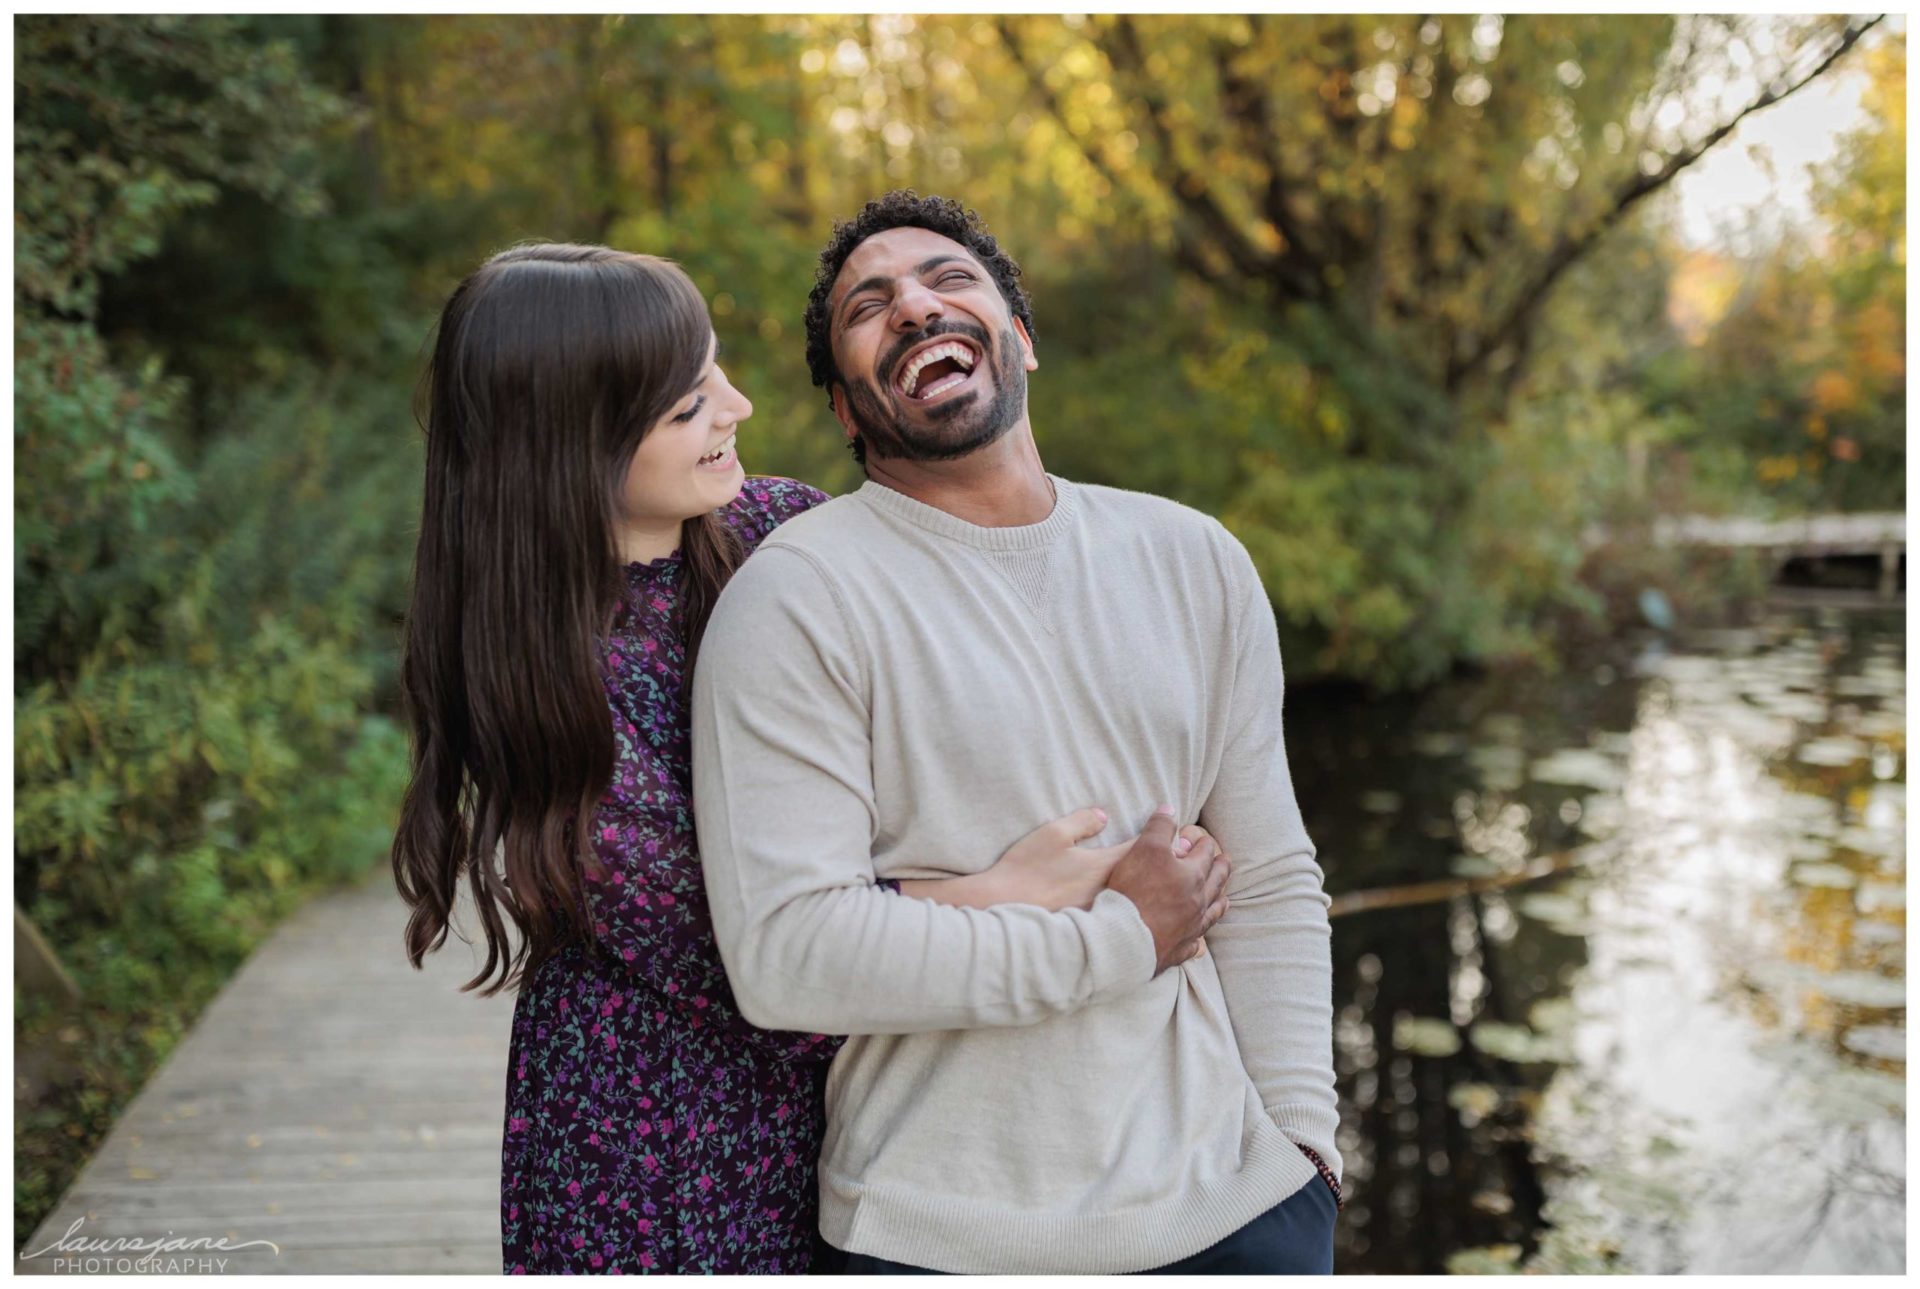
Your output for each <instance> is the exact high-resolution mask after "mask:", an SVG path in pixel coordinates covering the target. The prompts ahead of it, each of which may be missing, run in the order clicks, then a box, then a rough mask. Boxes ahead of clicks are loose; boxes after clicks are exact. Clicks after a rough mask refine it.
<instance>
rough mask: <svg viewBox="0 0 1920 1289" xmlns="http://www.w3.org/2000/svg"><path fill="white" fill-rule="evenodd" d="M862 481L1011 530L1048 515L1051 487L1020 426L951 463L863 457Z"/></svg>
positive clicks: (983, 525)
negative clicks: (866, 479) (864, 464)
mask: <svg viewBox="0 0 1920 1289" xmlns="http://www.w3.org/2000/svg"><path fill="white" fill-rule="evenodd" d="M867 478H868V479H869V480H871V481H872V482H874V483H877V484H879V485H880V486H881V487H883V488H891V489H893V490H894V491H895V492H898V493H902V494H904V495H906V496H909V497H912V498H913V499H914V500H915V501H918V502H920V503H921V504H923V505H928V506H932V507H933V508H934V509H936V510H944V511H946V512H947V513H948V514H949V515H952V516H953V517H954V518H956V519H964V520H966V521H967V522H968V523H970V524H976V525H978V526H979V527H981V528H1017V527H1023V526H1025V525H1028V524H1037V523H1041V522H1043V521H1044V520H1045V519H1046V518H1047V516H1048V515H1051V514H1052V513H1053V502H1054V496H1053V483H1052V481H1051V480H1049V479H1048V478H1047V472H1046V468H1045V467H1044V466H1042V465H1041V464H1040V449H1039V448H1038V447H1036V446H1035V444H1034V442H1033V431H1032V429H1031V428H1030V427H1028V426H1027V425H1025V424H1021V425H1019V426H1016V427H1015V428H1014V429H1012V430H1010V431H1008V432H1007V433H1006V434H1005V435H1003V436H1002V437H1001V438H1000V439H999V440H998V441H996V442H993V443H990V444H988V445H987V446H986V447H984V448H981V449H980V450H979V451H977V452H970V453H968V454H967V455H966V456H964V457H961V458H960V459H959V460H957V461H902V460H896V459H892V458H883V457H871V456H870V457H868V459H867Z"/></svg>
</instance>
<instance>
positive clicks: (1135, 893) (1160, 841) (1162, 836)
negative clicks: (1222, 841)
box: [1107, 806, 1233, 976]
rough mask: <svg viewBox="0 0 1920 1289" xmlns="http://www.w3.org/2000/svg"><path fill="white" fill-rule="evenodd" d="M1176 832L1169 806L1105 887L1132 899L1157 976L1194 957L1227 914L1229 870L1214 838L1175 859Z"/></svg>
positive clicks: (1152, 821)
mask: <svg viewBox="0 0 1920 1289" xmlns="http://www.w3.org/2000/svg"><path fill="white" fill-rule="evenodd" d="M1176 831H1177V830H1176V829H1175V827H1174V823H1173V808H1172V807H1171V806H1162V807H1160V809H1158V810H1156V811H1155V812H1154V814H1153V818H1152V819H1150V820H1148V821H1147V826H1146V827H1145V828H1143V829H1142V830H1141V831H1140V836H1139V838H1138V839H1137V840H1136V841H1135V842H1134V843H1133V847H1132V848H1131V849H1130V850H1128V851H1127V853H1126V855H1125V856H1124V857H1122V858H1121V860H1120V862H1119V863H1118V864H1116V865H1114V868H1113V876H1112V877H1110V878H1108V879H1107V886H1108V888H1109V889H1111V890H1115V891H1118V892H1120V894H1122V895H1124V896H1126V897H1127V898H1128V899H1130V900H1132V901H1133V905H1134V907H1135V908H1136V909H1138V910H1139V912H1140V920H1141V921H1142V922H1145V923H1146V924H1147V930H1149V931H1151V932H1152V933H1153V952H1154V957H1155V964H1154V969H1153V973H1154V974H1155V975H1156V976H1157V975H1159V974H1160V973H1161V972H1163V971H1165V970H1166V969H1167V968H1168V967H1171V966H1174V965H1176V964H1178V963H1182V962H1185V961H1187V960H1188V959H1189V958H1192V957H1194V956H1195V954H1196V953H1197V951H1198V941H1199V939H1200V937H1201V936H1203V935H1205V934H1206V933H1207V929H1208V928H1209V927H1211V926H1212V925H1213V924H1214V923H1215V922H1218V921H1219V920H1220V919H1221V917H1222V916H1224V915H1225V913H1226V911H1227V897H1226V891H1227V877H1228V875H1229V874H1230V873H1231V872H1232V871H1233V865H1232V863H1231V862H1230V861H1229V860H1228V859H1227V857H1226V855H1225V854H1224V853H1223V852H1222V851H1221V849H1220V847H1219V845H1218V843H1216V842H1215V841H1214V840H1213V838H1212V837H1203V838H1201V839H1200V840H1199V841H1198V842H1196V843H1195V844H1194V846H1193V849H1191V850H1190V851H1188V852H1187V853H1186V854H1185V855H1184V856H1181V855H1176V854H1175V853H1174V846H1173V843H1174V836H1175V833H1176Z"/></svg>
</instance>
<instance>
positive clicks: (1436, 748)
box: [1413, 730, 1468, 756]
mask: <svg viewBox="0 0 1920 1289" xmlns="http://www.w3.org/2000/svg"><path fill="white" fill-rule="evenodd" d="M1467 747H1468V743H1467V736H1466V735H1464V734H1454V733H1450V732H1446V731H1441V730H1428V731H1427V732H1425V733H1423V734H1415V735H1414V736H1413V750H1414V751H1415V752H1417V753H1419V754H1420V755H1421V756H1459V755H1460V754H1461V753H1462V752H1465V751H1466V750H1467Z"/></svg>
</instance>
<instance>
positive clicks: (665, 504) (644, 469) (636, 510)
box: [620, 338, 753, 531]
mask: <svg viewBox="0 0 1920 1289" xmlns="http://www.w3.org/2000/svg"><path fill="white" fill-rule="evenodd" d="M719 356H720V350H719V344H718V341H717V340H715V339H712V338H710V339H709V340H708V342H707V365H706V370H705V374H704V375H703V376H702V377H701V379H700V383H699V384H697V385H695V386H694V387H693V388H692V389H690V390H688V391H687V393H686V394H684V395H683V396H682V397H681V399H680V401H679V402H677V403H675V404H674V405H673V407H672V409H671V410H669V411H668V412H667V414H666V415H665V416H663V417H661V418H660V419H659V420H658V421H656V422H654V425H653V428H652V429H651V430H649V431H648V432H647V436H646V437H645V438H644V439H642V440H640V446H639V448H638V449H637V450H635V452H634V454H633V464H632V465H630V466H628V467H627V478H626V483H625V485H624V486H623V487H622V489H621V494H620V499H621V508H622V510H623V512H624V513H623V515H622V516H621V517H622V519H624V520H625V522H626V524H627V526H628V527H630V528H634V529H638V530H642V531H646V530H656V531H658V530H664V529H666V528H668V527H677V526H678V525H679V523H680V521H681V520H683V519H691V518H693V517H694V516H695V515H704V514H706V513H708V512H709V511H713V510H718V509H720V507H722V506H724V505H726V504H727V503H728V502H730V501H732V500H733V499H734V498H735V497H737V496H738V495H739V494H740V486H741V484H743V483H744V482H746V477H747V476H746V473H745V471H743V470H742V469H741V468H740V454H739V453H738V452H737V451H735V449H734V443H733V434H734V427H735V426H737V425H739V424H740V422H742V421H744V420H746V419H747V418H748V417H749V416H752V415H753V404H752V403H749V402H748V401H747V399H746V396H745V395H744V394H742V393H741V392H740V391H739V390H737V389H735V388H734V387H733V386H732V385H730V384H729V383H728V382H727V376H726V373H725V372H723V371H721V370H720V364H719V361H718V359H719Z"/></svg>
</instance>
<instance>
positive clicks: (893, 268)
mask: <svg viewBox="0 0 1920 1289" xmlns="http://www.w3.org/2000/svg"><path fill="white" fill-rule="evenodd" d="M941 255H952V256H957V257H959V258H961V259H964V260H967V261H969V262H971V263H975V264H978V263H979V261H978V260H976V259H974V257H973V253H972V252H971V251H969V250H968V249H967V248H966V247H964V246H962V245H961V244H960V243H958V242H956V241H954V240H953V239H952V238H951V237H947V236H944V235H943V234H940V233H936V232H934V231H933V230H932V229H930V228H889V229H887V230H886V231H885V232H882V233H875V234H874V235H873V236H872V237H869V238H868V239H867V240H866V241H864V242H862V243H860V245H858V246H856V247H854V248H853V254H851V255H849V256H847V260H846V263H844V264H842V265H841V266H840V274H839V276H838V277H836V278H834V280H833V290H832V291H831V292H830V293H829V299H830V300H831V302H832V303H834V304H836V305H837V304H838V303H839V302H840V301H841V299H843V298H844V297H845V295H846V293H847V292H848V291H849V290H851V289H852V288H853V286H854V284H855V283H858V282H863V281H865V280H866V279H868V278H870V277H886V278H894V277H900V276H901V275H903V274H907V273H911V272H913V271H914V269H915V268H916V267H917V266H919V265H920V264H923V263H925V262H926V261H927V260H930V259H933V258H935V257H936V256H941Z"/></svg>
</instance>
